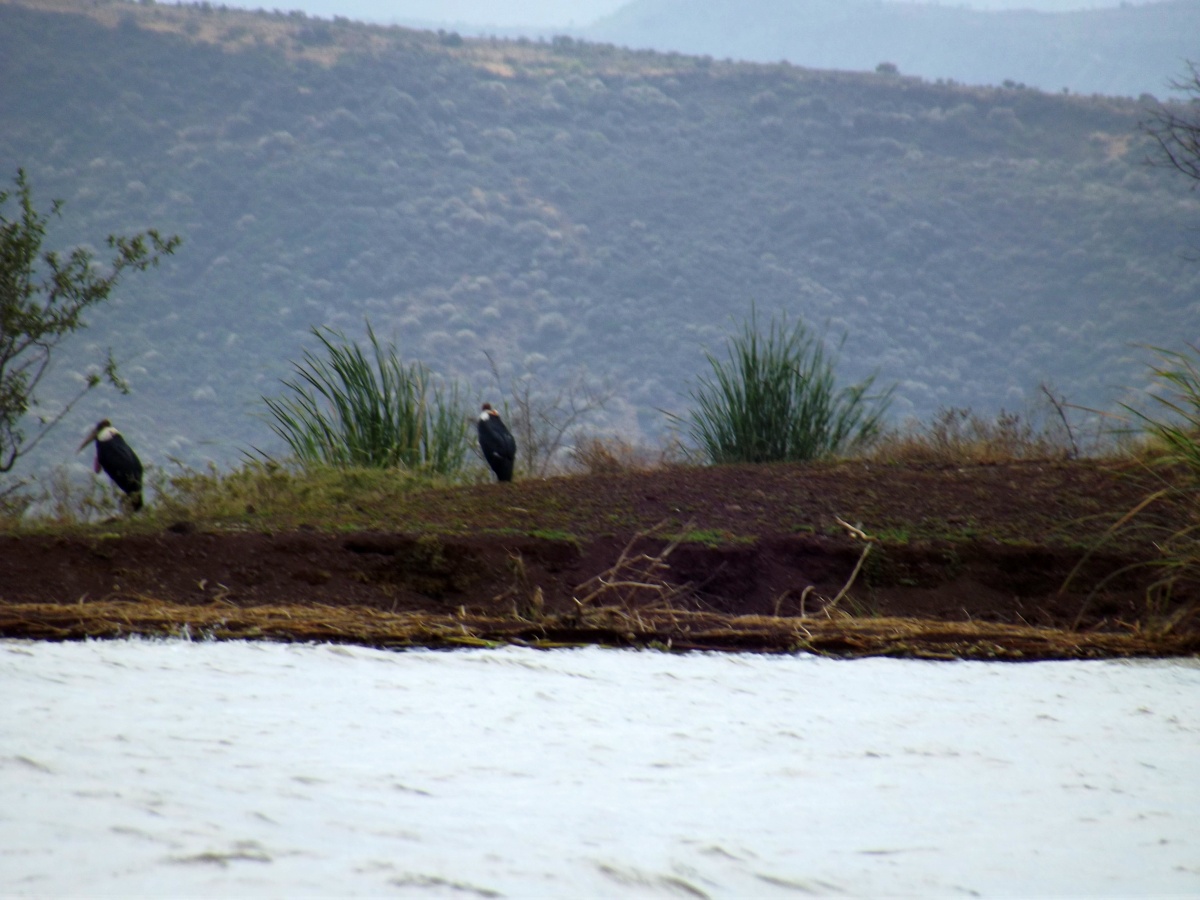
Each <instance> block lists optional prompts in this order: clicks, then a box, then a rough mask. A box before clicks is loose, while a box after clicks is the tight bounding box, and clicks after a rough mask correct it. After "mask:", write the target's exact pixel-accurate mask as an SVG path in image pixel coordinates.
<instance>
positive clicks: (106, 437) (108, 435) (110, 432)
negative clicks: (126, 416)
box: [96, 425, 121, 441]
mask: <svg viewBox="0 0 1200 900" xmlns="http://www.w3.org/2000/svg"><path fill="white" fill-rule="evenodd" d="M120 433H121V432H119V431H117V429H115V428H113V427H112V426H111V425H109V426H107V427H105V428H101V429H100V431H99V432H97V434H96V440H98V441H111V440H112V439H113V438H114V437H116V436H117V435H118V434H120Z"/></svg>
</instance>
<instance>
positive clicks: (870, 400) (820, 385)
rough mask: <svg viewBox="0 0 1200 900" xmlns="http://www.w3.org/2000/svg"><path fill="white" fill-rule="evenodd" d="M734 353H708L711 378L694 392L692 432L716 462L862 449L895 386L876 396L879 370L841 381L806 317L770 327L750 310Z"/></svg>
mask: <svg viewBox="0 0 1200 900" xmlns="http://www.w3.org/2000/svg"><path fill="white" fill-rule="evenodd" d="M728 352H729V356H728V359H727V360H721V359H718V358H717V357H715V356H713V355H712V354H711V353H707V354H705V355H706V356H707V358H708V362H709V364H710V365H711V366H712V377H711V378H701V379H700V386H699V387H698V388H697V389H695V390H693V391H691V397H692V399H693V400H694V401H695V403H696V408H694V409H693V410H692V411H691V413H690V424H689V430H688V433H689V435H690V437H691V438H692V440H693V441H694V442H695V443H696V445H697V446H698V447H699V448H700V450H701V451H702V452H703V453H704V455H705V456H706V457H707V458H708V459H709V460H710V461H712V462H714V463H718V464H720V463H736V462H749V463H762V462H783V461H797V460H808V459H818V458H821V457H826V456H832V455H835V454H839V453H845V452H847V451H850V450H854V449H857V448H860V447H862V446H864V445H866V444H868V443H870V441H871V440H872V439H873V438H875V437H876V436H877V435H878V434H879V432H880V430H881V428H882V423H883V417H884V415H885V413H886V412H887V408H888V406H889V405H890V403H891V395H892V388H888V389H887V390H885V391H883V392H882V393H881V394H877V395H874V396H872V395H871V394H870V393H869V392H870V390H871V388H872V387H873V386H874V383H875V376H874V375H872V376H871V377H869V378H867V379H866V380H865V381H862V382H860V383H858V384H852V385H849V386H847V387H843V388H838V387H836V384H835V378H834V364H833V360H832V359H831V358H830V356H829V355H828V353H827V351H826V348H825V343H824V341H823V340H822V339H820V338H818V337H817V336H816V335H814V334H813V333H812V332H811V331H810V330H809V329H808V327H807V326H806V325H805V324H804V322H803V321H800V320H798V321H797V322H795V324H792V325H789V324H788V321H787V318H786V316H785V317H784V318H783V319H782V320H781V321H777V320H776V319H775V318H774V317H772V318H771V324H770V327H769V329H768V330H767V332H766V333H765V334H764V333H763V332H762V331H760V329H759V325H758V314H757V311H756V310H754V309H753V308H752V309H751V313H750V319H749V321H747V322H745V323H743V326H742V332H741V334H738V335H735V336H734V337H732V338H731V339H730V341H729V351H728Z"/></svg>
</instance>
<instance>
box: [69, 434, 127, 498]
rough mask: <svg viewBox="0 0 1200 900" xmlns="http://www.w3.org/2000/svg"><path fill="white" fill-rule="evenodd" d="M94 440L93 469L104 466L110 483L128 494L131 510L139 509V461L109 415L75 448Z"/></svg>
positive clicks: (80, 448) (98, 469)
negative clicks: (94, 456)
mask: <svg viewBox="0 0 1200 900" xmlns="http://www.w3.org/2000/svg"><path fill="white" fill-rule="evenodd" d="M93 441H95V442H96V463H95V470H96V471H97V472H99V471H100V470H101V469H103V470H104V473H105V474H106V475H107V476H108V477H109V478H111V479H112V480H113V483H114V484H115V485H116V486H117V487H119V488H120V489H121V490H123V491H124V492H125V493H126V494H127V495H128V496H129V502H130V503H131V504H132V506H133V508H134V510H135V511H136V510H139V509H141V508H142V461H141V460H140V459H138V457H137V454H136V453H134V452H133V449H132V448H131V447H130V446H129V444H127V443H125V438H123V437H121V432H119V431H117V429H115V428H114V427H113V423H112V422H110V421H108V419H101V420H100V421H99V423H97V425H96V427H95V428H93V429H92V432H91V434H89V435H88V436H87V437H86V438H84V439H83V443H82V444H80V445H79V450H77V451H76V452H77V453H78V452H81V451H82V450H83V448H84V447H86V446H87V445H88V444H90V443H92V442H93Z"/></svg>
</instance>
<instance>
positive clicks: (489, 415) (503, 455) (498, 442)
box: [479, 403, 517, 481]
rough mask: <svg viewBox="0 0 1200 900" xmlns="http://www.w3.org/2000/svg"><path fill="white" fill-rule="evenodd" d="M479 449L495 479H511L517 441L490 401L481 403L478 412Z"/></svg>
mask: <svg viewBox="0 0 1200 900" xmlns="http://www.w3.org/2000/svg"><path fill="white" fill-rule="evenodd" d="M479 449H480V450H482V451H483V458H484V459H486V460H487V464H488V465H489V466H491V467H492V471H493V472H495V473H496V480H497V481H512V475H513V460H514V459H516V458H517V442H516V441H515V440H513V436H512V432H511V431H509V430H508V426H507V425H505V424H504V420H503V419H501V418H500V413H498V412H496V411H495V410H494V409H492V404H490V403H485V404H483V412H482V413H480V414H479Z"/></svg>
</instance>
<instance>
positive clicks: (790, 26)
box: [582, 0, 1200, 97]
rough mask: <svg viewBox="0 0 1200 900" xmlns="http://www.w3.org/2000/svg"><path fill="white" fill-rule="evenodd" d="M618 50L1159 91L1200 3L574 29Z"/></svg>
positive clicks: (815, 5)
mask: <svg viewBox="0 0 1200 900" xmlns="http://www.w3.org/2000/svg"><path fill="white" fill-rule="evenodd" d="M582 34H583V36H585V37H587V38H589V39H591V40H600V41H612V42H614V43H617V44H621V45H623V46H630V47H646V48H653V49H657V50H674V51H677V52H684V53H696V54H709V55H712V56H715V57H719V58H725V57H732V58H734V59H742V60H757V61H761V62H778V61H779V60H781V59H786V60H788V61H789V62H792V63H796V64H799V65H805V66H817V67H824V68H831V69H861V70H866V71H870V70H873V69H874V68H875V67H876V66H877V65H878V64H879V63H882V62H888V63H892V64H893V65H896V66H898V67H899V69H900V71H901V72H902V73H905V74H909V75H920V76H923V77H925V78H928V79H931V80H932V79H953V80H956V81H962V82H965V83H967V84H989V85H1000V84H1003V83H1005V82H1010V83H1017V84H1027V85H1029V86H1031V87H1038V88H1041V89H1043V90H1047V91H1059V90H1063V89H1068V90H1070V91H1072V92H1075V93H1084V94H1092V93H1098V94H1120V95H1127V96H1131V97H1136V96H1138V95H1139V94H1142V93H1150V94H1154V95H1156V96H1158V97H1163V96H1166V94H1167V92H1168V88H1169V85H1170V83H1171V81H1173V80H1175V79H1176V78H1178V76H1179V74H1180V72H1179V68H1180V66H1181V62H1182V60H1184V59H1186V58H1188V57H1192V56H1195V55H1196V54H1197V52H1200V50H1198V48H1197V45H1196V39H1197V35H1200V0H1160V2H1153V3H1138V4H1131V3H1117V2H1116V0H1113V2H1112V4H1111V6H1110V7H1108V8H1101V9H1074V10H1070V11H1064V12H1055V13H1045V12H1035V11H1034V10H1032V9H1008V10H979V9H968V8H967V7H966V6H964V5H954V4H949V3H947V4H938V3H910V2H896V0H883V2H881V0H632V2H630V3H627V4H625V5H624V6H622V7H621V8H620V9H619V10H618V11H617V12H615V13H613V14H612V15H611V16H608V17H606V18H604V19H602V20H601V21H599V22H597V23H595V24H594V25H592V26H590V27H589V28H587V29H584V30H583V31H582Z"/></svg>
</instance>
